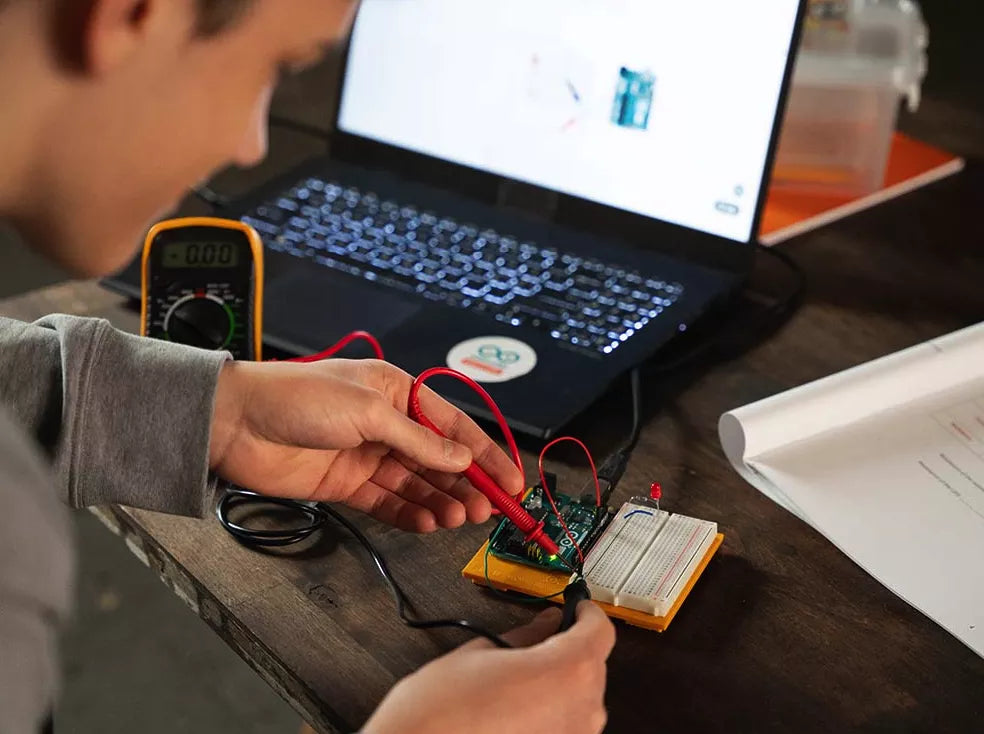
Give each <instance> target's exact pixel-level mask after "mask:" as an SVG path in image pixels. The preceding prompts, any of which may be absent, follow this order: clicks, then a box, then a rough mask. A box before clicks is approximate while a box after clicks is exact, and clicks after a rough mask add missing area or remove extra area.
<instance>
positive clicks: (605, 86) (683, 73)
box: [338, 0, 799, 242]
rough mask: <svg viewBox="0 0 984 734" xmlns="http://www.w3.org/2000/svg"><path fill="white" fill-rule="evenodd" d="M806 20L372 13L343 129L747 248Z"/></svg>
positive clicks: (349, 74)
mask: <svg viewBox="0 0 984 734" xmlns="http://www.w3.org/2000/svg"><path fill="white" fill-rule="evenodd" d="M753 5H754V4H753ZM798 5H799V3H798V2H797V0H769V2H768V3H765V4H764V5H763V6H761V7H759V6H758V5H754V7H753V6H752V5H749V4H748V3H739V2H735V1H734V0H674V1H673V2H669V1H668V0H363V2H362V7H361V10H360V11H359V15H358V18H357V20H356V24H355V28H354V30H353V36H352V40H351V48H350V52H349V59H348V65H347V69H346V74H345V81H344V87H343V92H342V99H341V106H340V109H339V119H338V125H339V128H340V129H341V130H342V131H344V132H346V133H350V134H354V135H358V136H361V137H365V138H370V139H373V140H376V141H379V142H383V143H387V144H389V145H393V146H397V147H400V148H405V149H408V150H411V151H414V152H417V153H422V154H425V155H429V156H432V157H437V158H440V159H443V160H446V161H450V162H452V163H457V164H460V165H464V166H468V167H470V168H476V169H480V170H483V171H487V172H489V173H493V174H496V175H500V176H505V177H508V178H512V179H516V180H519V181H524V182H527V183H530V184H534V185H537V186H541V187H545V188H548V189H552V190H555V191H559V192H561V193H564V194H569V195H572V196H576V197H580V198H583V199H588V200H590V201H593V202H597V203H600V204H605V205H608V206H611V207H615V208H617V209H622V210H625V211H629V212H633V213H636V214H641V215H644V216H647V217H652V218H656V219H660V220H664V221H667V222H672V223H675V224H680V225H683V226H686V227H690V228H692V229H696V230H700V231H703V232H707V233H711V234H714V235H719V236H723V237H725V238H728V239H732V240H736V241H740V242H747V241H748V240H750V239H751V237H752V231H751V229H752V226H753V219H754V215H755V208H756V204H757V201H758V196H759V189H760V186H761V183H762V175H763V170H764V167H765V163H766V158H767V152H768V146H769V140H770V137H771V134H772V130H773V125H774V124H775V118H776V112H777V106H778V102H779V97H780V88H781V85H782V79H783V72H784V70H785V67H786V61H787V55H788V53H789V50H790V49H789V47H790V42H791V39H792V37H793V30H794V24H795V22H796V15H797V8H798Z"/></svg>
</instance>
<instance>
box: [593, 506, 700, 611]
mask: <svg viewBox="0 0 984 734" xmlns="http://www.w3.org/2000/svg"><path fill="white" fill-rule="evenodd" d="M631 521H632V520H631V519H630V520H629V522H631ZM715 535H717V525H716V524H715V523H712V522H708V521H706V520H698V519H696V518H693V517H687V516H685V515H672V516H671V517H670V518H669V519H668V520H666V522H665V523H663V525H662V527H661V528H660V530H659V532H658V534H657V535H656V537H655V539H654V540H653V541H652V543H651V544H650V545H649V547H648V548H647V549H646V551H645V552H644V553H643V554H642V557H641V558H640V559H639V561H638V563H637V564H636V565H635V568H634V569H633V570H632V572H631V574H630V575H629V577H628V579H627V580H626V581H625V582H624V583H623V584H622V586H621V588H620V589H618V592H617V593H616V594H615V604H616V605H617V606H622V607H629V608H630V609H637V610H639V611H640V612H647V613H649V614H652V615H654V616H657V617H658V616H663V615H665V614H666V613H667V612H668V611H669V609H670V607H671V606H672V605H673V602H674V601H675V600H676V597H677V595H678V594H679V592H680V590H681V589H682V588H683V584H684V583H686V581H687V580H688V579H689V578H690V576H691V575H692V574H693V570H694V568H695V566H696V564H697V563H698V562H699V561H700V559H701V558H703V556H704V553H706V552H707V549H708V548H709V547H710V544H711V541H712V540H713V539H714V536H715ZM587 580H588V584H589V586H590V583H591V576H590V575H589V576H588V577H587Z"/></svg>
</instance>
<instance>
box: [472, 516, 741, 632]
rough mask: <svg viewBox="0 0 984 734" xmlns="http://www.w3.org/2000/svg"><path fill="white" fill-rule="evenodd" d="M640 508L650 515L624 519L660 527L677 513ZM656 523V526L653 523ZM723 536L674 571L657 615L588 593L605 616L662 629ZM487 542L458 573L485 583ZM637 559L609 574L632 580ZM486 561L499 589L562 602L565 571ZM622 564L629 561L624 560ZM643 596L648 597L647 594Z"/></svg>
mask: <svg viewBox="0 0 984 734" xmlns="http://www.w3.org/2000/svg"><path fill="white" fill-rule="evenodd" d="M627 505H628V503H627ZM642 509H646V510H647V511H649V512H650V513H651V515H645V516H643V515H633V516H632V517H630V518H628V519H629V520H633V519H639V520H644V519H645V520H646V522H652V523H653V524H652V528H653V529H662V527H663V525H665V524H667V523H668V522H669V519H672V518H673V517H677V516H675V515H670V516H669V519H668V518H666V517H663V516H665V515H667V514H668V513H665V512H663V513H659V514H657V512H656V511H653V510H652V509H651V508H642ZM632 511H633V508H632V507H631V506H630V507H628V509H626V506H623V508H622V510H620V511H619V514H618V516H617V518H616V519H613V520H612V524H614V523H615V522H616V521H617V519H618V518H624V516H625V515H626V514H628V512H632ZM650 517H653V518H655V522H653V521H650V520H649V519H648V518H650ZM680 517H683V516H680ZM686 520H694V518H686ZM696 522H698V523H704V522H705V521H703V520H697V521H696ZM707 524H708V525H710V526H712V527H714V528H716V525H715V524H714V523H707ZM657 525H658V528H657V527H656V526H657ZM611 527H612V525H611V524H610V525H609V529H611ZM632 530H633V531H634V528H632ZM629 532H630V529H629V528H626V530H625V531H623V533H629ZM607 535H608V533H607V530H606V533H605V534H604V535H602V537H601V538H599V540H598V542H597V543H596V544H595V547H594V548H593V549H592V553H589V554H588V558H587V559H586V560H587V561H591V560H592V556H593V553H594V551H595V550H599V549H604V546H603V545H602V543H603V542H604V541H605V538H606V536H607ZM612 537H613V536H609V537H608V542H612ZM723 540H724V536H723V535H722V534H720V533H717V532H716V531H715V532H712V534H711V535H710V537H709V538H708V542H707V543H706V545H704V546H702V547H703V548H704V550H703V553H701V552H699V551H697V552H696V553H695V554H694V556H693V558H692V559H691V560H689V561H688V562H686V563H685V564H683V566H682V569H683V570H682V571H681V572H680V573H679V574H677V580H676V582H675V583H673V584H672V585H671V586H670V587H669V588H670V591H671V592H672V591H674V590H678V591H676V593H675V595H674V596H673V597H672V601H671V602H669V604H668V606H665V607H664V608H663V609H661V610H660V612H661V613H660V614H658V615H656V614H650V613H647V612H645V611H640V610H638V609H632V608H630V607H627V606H616V604H614V603H612V602H608V601H603V600H601V599H599V598H598V596H596V595H595V590H594V589H592V597H593V599H594V602H595V604H597V605H598V607H600V608H601V610H602V611H604V612H605V614H607V615H608V616H609V617H612V618H614V619H621V620H623V621H625V622H627V623H629V624H631V625H634V626H636V627H643V628H645V629H651V630H656V631H658V632H662V631H664V630H665V629H666V628H667V627H668V626H669V625H670V622H672V621H673V618H674V617H675V616H676V614H677V612H678V611H679V610H680V607H681V606H682V605H683V602H684V601H685V600H686V598H687V596H688V595H689V594H690V591H691V589H693V587H694V585H695V584H696V583H697V579H698V578H700V575H701V574H702V573H703V572H704V569H705V568H706V567H707V564H708V563H710V560H711V558H713V557H714V554H715V553H716V552H717V549H718V548H719V547H720V546H721V543H722V541H723ZM487 545H488V543H486V544H484V545H483V546H482V547H481V548H480V549H479V550H478V552H477V553H476V554H475V555H474V557H472V559H471V560H470V561H469V562H468V564H467V565H466V566H465V567H464V569H462V575H463V576H464V577H465V578H467V579H469V580H470V581H472V582H474V583H476V584H478V585H480V586H485V585H486V580H485V548H486V546H487ZM651 545H652V544H651V543H649V544H646V546H645V547H644V548H641V549H640V550H639V553H640V556H639V563H641V562H643V561H646V562H648V556H646V557H643V554H644V553H645V551H647V550H650V546H651ZM639 563H636V564H635V565H634V566H633V567H632V568H630V569H629V570H628V571H624V572H622V571H620V570H619V566H618V565H617V564H616V565H615V566H614V567H613V569H612V570H611V575H612V577H618V576H620V575H622V576H624V577H625V578H622V580H621V583H622V584H625V583H627V582H629V581H632V578H631V574H632V571H634V570H635V568H636V567H637V566H638V565H639ZM488 564H489V581H490V582H491V584H492V585H493V586H494V587H495V588H497V589H500V590H502V591H515V592H519V593H521V594H527V595H529V596H547V595H550V594H558V596H555V597H554V598H552V599H551V600H550V601H551V602H553V603H556V604H561V603H563V597H562V596H560V593H561V592H563V590H564V587H565V586H566V585H567V582H568V579H569V574H567V573H566V572H565V573H560V572H556V571H548V570H546V569H540V568H533V567H531V566H525V565H522V564H519V563H513V562H511V561H505V560H502V559H500V558H496V557H495V556H493V555H491V554H489V557H488ZM625 565H629V564H628V562H627V563H626V564H625ZM588 569H589V567H588V564H587V563H586V564H585V571H586V572H587V571H588ZM664 575H665V574H664ZM671 575H672V574H671ZM657 586H658V584H657ZM609 588H614V589H618V588H619V587H618V586H615V585H613V586H611V587H609ZM632 588H633V589H634V588H635V587H634V586H633V587H632ZM654 591H655V589H654ZM663 595H664V594H663V590H661V591H660V596H663ZM646 598H648V596H647V597H646ZM654 608H655V605H654Z"/></svg>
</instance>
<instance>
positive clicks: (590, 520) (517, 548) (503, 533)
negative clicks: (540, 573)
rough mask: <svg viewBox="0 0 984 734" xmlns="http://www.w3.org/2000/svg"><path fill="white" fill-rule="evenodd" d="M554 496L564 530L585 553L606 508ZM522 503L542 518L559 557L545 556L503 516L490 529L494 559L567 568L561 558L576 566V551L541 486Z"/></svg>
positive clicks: (544, 566)
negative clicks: (562, 520)
mask: <svg viewBox="0 0 984 734" xmlns="http://www.w3.org/2000/svg"><path fill="white" fill-rule="evenodd" d="M553 496H554V500H555V502H556V503H557V509H558V511H559V512H560V515H561V517H563V518H564V522H565V523H566V524H567V529H568V530H570V531H571V535H573V536H574V539H575V540H576V541H577V544H578V545H579V546H580V547H581V551H582V552H583V553H585V554H586V553H587V552H588V550H589V549H590V547H591V544H592V543H593V542H594V540H595V539H596V538H597V537H598V535H599V533H600V531H601V530H602V529H603V527H604V525H605V524H606V521H607V519H608V511H607V509H606V508H604V507H598V506H597V505H596V504H595V502H594V501H593V500H592V501H591V502H587V501H582V500H578V499H576V498H574V497H571V496H569V495H565V494H560V495H558V494H554V495H553ZM522 505H523V507H524V508H525V509H526V511H527V512H529V513H530V514H531V515H532V516H533V518H534V519H536V520H538V521H539V520H543V529H544V532H545V533H546V534H547V536H549V537H550V538H551V539H552V540H553V541H554V542H555V543H556V544H557V547H558V548H560V556H554V557H551V558H548V557H547V556H546V554H545V553H544V552H543V549H542V548H540V546H538V545H537V544H536V543H527V542H526V541H525V540H524V538H523V533H522V532H521V531H520V530H519V528H517V527H516V526H515V525H513V524H512V523H511V522H510V521H509V520H507V519H506V518H503V519H502V521H501V522H500V523H499V524H498V525H497V526H496V528H495V530H493V531H492V535H491V537H490V538H489V552H490V553H491V554H492V555H493V556H495V557H497V558H502V559H503V560H507V561H514V562H516V563H523V564H526V565H527V566H535V567H537V568H548V569H551V570H555V571H566V570H568V566H566V565H565V564H564V561H567V563H568V564H570V565H571V566H574V567H577V566H578V556H577V550H576V549H575V548H574V545H573V544H572V543H571V540H570V538H568V537H567V533H565V532H564V529H563V528H562V527H561V525H560V523H559V522H558V521H557V516H556V515H554V513H553V510H552V509H551V508H550V502H549V501H548V500H547V498H546V496H545V495H544V492H543V488H542V487H540V486H539V485H537V486H536V487H533V489H531V490H530V491H529V492H528V493H527V494H526V496H525V497H524V498H523V501H522ZM561 557H562V558H563V560H561Z"/></svg>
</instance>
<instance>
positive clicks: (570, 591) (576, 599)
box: [557, 576, 591, 632]
mask: <svg viewBox="0 0 984 734" xmlns="http://www.w3.org/2000/svg"><path fill="white" fill-rule="evenodd" d="M590 598H591V592H590V591H589V590H588V582H587V581H585V580H584V577H583V576H578V577H577V578H576V579H575V580H574V581H571V583H569V584H567V588H565V589H564V611H563V614H562V615H561V617H560V628H559V629H558V630H557V631H558V632H564V631H566V630H569V629H570V628H571V626H572V625H573V624H574V620H575V618H576V617H577V605H578V604H580V603H581V602H582V601H586V600H588V599H590Z"/></svg>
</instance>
